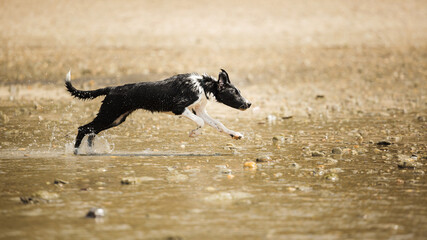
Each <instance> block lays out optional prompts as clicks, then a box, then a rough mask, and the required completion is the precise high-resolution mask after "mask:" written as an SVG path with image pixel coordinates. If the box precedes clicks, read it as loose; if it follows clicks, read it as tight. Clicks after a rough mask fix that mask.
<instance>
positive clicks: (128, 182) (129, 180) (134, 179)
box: [120, 177, 155, 185]
mask: <svg viewBox="0 0 427 240" xmlns="http://www.w3.org/2000/svg"><path fill="white" fill-rule="evenodd" d="M153 180H155V179H154V178H152V177H124V178H122V180H120V183H121V184H123V185H133V184H140V183H141V182H146V181H153Z"/></svg>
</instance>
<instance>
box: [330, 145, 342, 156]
mask: <svg viewBox="0 0 427 240" xmlns="http://www.w3.org/2000/svg"><path fill="white" fill-rule="evenodd" d="M332 154H342V149H341V148H340V147H334V148H332Z"/></svg>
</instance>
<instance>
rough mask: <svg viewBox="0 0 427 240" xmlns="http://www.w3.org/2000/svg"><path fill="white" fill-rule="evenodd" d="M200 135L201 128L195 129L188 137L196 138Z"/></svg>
mask: <svg viewBox="0 0 427 240" xmlns="http://www.w3.org/2000/svg"><path fill="white" fill-rule="evenodd" d="M200 134H202V128H196V129H194V130H192V131H191V132H190V135H189V137H191V138H192V137H196V136H197V135H200Z"/></svg>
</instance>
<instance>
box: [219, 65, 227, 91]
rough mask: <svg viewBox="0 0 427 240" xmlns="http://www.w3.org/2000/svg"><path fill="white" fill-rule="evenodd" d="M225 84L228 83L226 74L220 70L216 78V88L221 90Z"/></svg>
mask: <svg viewBox="0 0 427 240" xmlns="http://www.w3.org/2000/svg"><path fill="white" fill-rule="evenodd" d="M227 83H230V79H229V78H228V73H227V72H226V71H225V70H224V69H221V72H220V73H219V76H218V88H219V89H223V88H224V85H225V84H227Z"/></svg>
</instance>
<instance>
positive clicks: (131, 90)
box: [65, 70, 250, 153]
mask: <svg viewBox="0 0 427 240" xmlns="http://www.w3.org/2000/svg"><path fill="white" fill-rule="evenodd" d="M65 85H66V88H67V90H68V91H69V92H70V93H71V95H72V96H74V97H76V98H79V99H94V98H96V97H98V96H102V95H105V96H106V97H105V99H104V100H103V102H102V105H101V107H100V109H99V112H98V114H97V116H96V117H95V119H94V120H93V121H92V122H90V123H88V124H86V125H84V126H81V127H79V131H78V134H77V137H76V142H75V145H74V147H75V153H77V151H78V148H79V146H80V144H81V141H82V139H83V138H84V136H86V135H88V134H89V138H88V144H89V146H92V144H93V139H94V137H95V135H96V134H98V133H99V132H101V131H103V130H106V129H108V128H111V127H115V126H117V125H119V124H121V123H123V122H124V121H125V120H126V118H127V116H129V114H131V113H132V112H133V111H135V110H137V109H145V110H149V111H151V112H172V113H174V114H175V115H181V114H182V113H183V112H184V111H185V109H186V107H188V106H190V105H192V104H193V103H194V102H196V101H197V100H198V99H199V98H200V95H201V94H202V93H203V92H204V94H206V97H207V98H208V97H209V95H213V96H215V98H216V99H217V101H218V102H221V103H224V104H226V105H228V106H231V107H233V108H238V109H241V110H243V109H246V108H249V107H250V103H248V102H247V101H246V100H245V99H244V98H243V97H242V96H241V95H240V92H239V91H238V90H237V89H236V88H235V87H234V86H233V85H231V83H230V80H229V78H228V74H227V73H226V72H225V71H224V70H222V72H221V73H220V75H219V78H218V81H216V80H215V79H213V78H212V77H209V76H199V75H194V74H179V75H176V76H173V77H171V78H168V79H165V80H163V81H158V82H139V83H133V84H126V85H122V86H116V87H106V88H101V89H97V90H93V91H82V90H77V89H76V88H74V87H73V86H72V84H71V81H70V75H69V74H68V75H67V78H66V82H65ZM193 111H194V110H193Z"/></svg>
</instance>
